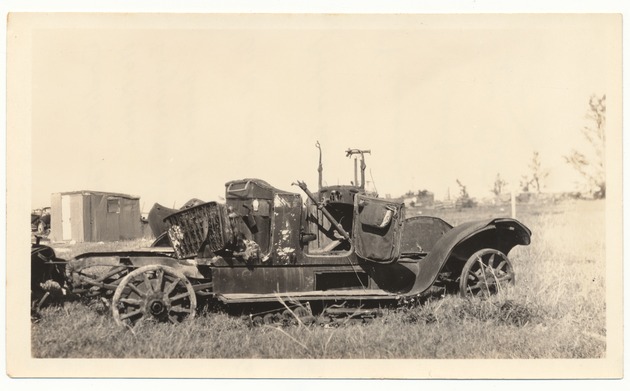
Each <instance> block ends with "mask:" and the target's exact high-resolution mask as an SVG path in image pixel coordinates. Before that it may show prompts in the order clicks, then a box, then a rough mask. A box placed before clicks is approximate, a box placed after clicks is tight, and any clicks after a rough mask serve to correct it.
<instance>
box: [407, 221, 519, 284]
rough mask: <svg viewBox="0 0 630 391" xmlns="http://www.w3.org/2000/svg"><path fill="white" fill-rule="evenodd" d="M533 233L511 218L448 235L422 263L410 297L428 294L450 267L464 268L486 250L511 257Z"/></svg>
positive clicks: (477, 223) (463, 227)
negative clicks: (445, 268) (497, 251)
mask: <svg viewBox="0 0 630 391" xmlns="http://www.w3.org/2000/svg"><path fill="white" fill-rule="evenodd" d="M530 242H531V231H530V230H529V229H528V228H527V227H526V226H524V225H523V224H521V223H520V222H519V221H517V220H514V219H508V218H501V219H492V220H481V221H473V222H468V223H464V224H461V225H458V226H457V227H455V228H453V229H451V230H450V231H448V232H446V233H445V234H444V236H442V237H441V238H440V239H439V240H438V241H437V242H436V243H435V245H434V246H433V249H432V251H431V252H430V253H429V254H427V256H426V257H424V258H423V259H421V260H420V261H419V263H418V271H417V274H416V282H415V284H414V286H413V288H412V289H411V291H410V292H409V294H419V293H422V292H424V291H426V290H427V289H428V288H429V287H431V285H433V283H434V282H435V280H436V278H437V276H438V274H439V273H440V271H442V269H443V268H444V266H445V265H446V264H449V266H451V265H452V266H453V268H454V269H461V267H463V264H464V262H465V261H466V260H467V259H468V258H469V257H470V256H471V255H472V254H473V253H475V252H476V251H478V250H480V249H482V248H493V249H497V250H499V251H501V252H502V253H504V254H506V255H507V254H508V253H509V252H510V250H512V248H514V247H515V246H517V245H519V244H520V245H525V246H526V245H528V244H530Z"/></svg>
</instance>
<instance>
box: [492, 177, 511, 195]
mask: <svg viewBox="0 0 630 391" xmlns="http://www.w3.org/2000/svg"><path fill="white" fill-rule="evenodd" d="M505 186H507V182H506V181H505V180H503V178H501V174H500V173H497V177H496V178H495V179H494V186H493V188H492V190H491V191H492V193H493V194H494V195H495V196H496V197H498V196H500V195H501V194H502V193H503V189H504V188H505Z"/></svg>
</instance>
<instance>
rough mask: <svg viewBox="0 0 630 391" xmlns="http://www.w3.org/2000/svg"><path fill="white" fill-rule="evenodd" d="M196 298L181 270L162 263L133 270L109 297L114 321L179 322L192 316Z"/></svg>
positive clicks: (133, 324) (127, 322)
mask: <svg viewBox="0 0 630 391" xmlns="http://www.w3.org/2000/svg"><path fill="white" fill-rule="evenodd" d="M196 307H197V297H196V296H195V291H194V290H193V287H192V284H191V283H190V281H189V280H188V278H186V276H184V275H183V274H182V273H181V272H179V271H177V270H176V269H174V268H172V267H169V266H163V265H149V266H144V267H141V268H139V269H136V270H134V271H132V272H131V273H129V274H128V275H127V276H125V278H123V279H122V281H121V282H120V284H119V285H118V288H116V292H115V293H114V297H113V299H112V311H113V315H114V319H115V320H116V323H118V324H120V325H127V326H132V327H133V326H135V325H136V324H137V323H138V322H141V321H146V320H154V321H159V322H171V323H179V322H182V321H184V320H186V319H192V318H194V316H195V309H196Z"/></svg>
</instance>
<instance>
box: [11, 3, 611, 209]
mask: <svg viewBox="0 0 630 391" xmlns="http://www.w3.org/2000/svg"><path fill="white" fill-rule="evenodd" d="M29 23H32V24H31V25H32V26H33V27H34V28H33V29H32V41H31V42H32V43H31V45H32V46H31V52H30V53H31V55H30V57H29V58H28V59H27V60H28V61H29V62H30V63H29V65H30V67H31V101H30V104H31V123H30V125H31V128H30V132H31V151H30V152H31V205H32V207H41V206H48V205H50V199H51V194H52V193H56V192H65V191H75V190H97V191H112V192H120V193H126V194H132V195H137V196H140V197H141V200H140V203H141V208H142V209H143V212H148V211H149V209H150V208H151V206H152V205H153V203H155V202H158V203H160V204H163V205H165V206H169V207H179V206H181V205H182V204H183V203H185V202H186V201H187V200H189V199H190V198H200V199H203V200H206V201H211V200H220V197H222V196H223V195H224V191H225V188H224V184H225V182H227V181H229V180H233V179H240V178H247V177H257V178H261V179H264V180H266V181H267V182H269V183H270V184H272V185H274V186H276V187H278V188H281V189H284V190H293V191H295V192H300V190H299V189H298V188H297V187H294V186H291V184H292V182H295V181H296V180H304V181H306V183H307V184H308V185H309V188H310V189H312V190H315V189H316V186H317V165H318V150H317V149H316V148H315V143H316V142H317V141H319V143H320V145H321V147H322V150H323V166H324V182H325V183H328V184H337V183H340V184H346V183H349V182H350V180H352V177H353V164H352V161H351V160H350V159H348V158H346V157H345V153H344V151H345V150H346V149H347V148H360V149H365V150H370V151H371V154H369V155H366V163H367V166H368V169H367V175H366V176H367V180H368V181H369V185H368V186H369V187H375V188H376V190H377V191H378V193H379V194H380V195H382V196H385V195H391V196H394V197H395V196H400V195H402V194H403V193H405V192H407V191H409V190H412V191H417V190H420V189H428V190H430V191H432V192H434V193H435V195H436V198H438V199H442V198H444V197H446V196H447V194H449V193H450V195H451V196H455V195H456V194H457V192H458V185H457V183H456V180H457V179H459V180H460V181H461V182H462V183H463V184H464V185H466V186H467V189H468V192H469V193H470V194H471V195H472V196H474V197H478V198H483V197H488V196H490V195H491V193H490V189H491V188H492V186H493V182H494V180H495V177H496V175H497V174H500V175H501V176H502V177H503V178H505V179H506V180H507V181H508V183H509V184H511V185H518V181H519V179H520V178H521V176H522V175H525V174H528V173H529V169H528V164H529V162H530V161H531V159H532V155H533V153H534V151H537V152H538V153H539V155H540V159H541V163H542V165H543V167H544V168H546V169H548V170H549V177H548V178H547V180H546V182H545V184H546V190H547V191H572V190H575V189H576V182H579V181H580V177H579V176H578V175H577V174H576V173H575V172H574V171H573V170H572V169H571V168H570V167H569V166H568V165H567V164H566V163H564V160H563V155H566V154H568V153H569V152H570V151H571V149H572V148H577V149H581V150H587V149H588V144H586V143H585V141H584V140H583V139H582V137H581V135H580V132H579V130H580V128H582V127H583V126H585V125H588V124H589V122H588V120H587V119H586V117H585V115H586V113H587V109H588V100H589V97H590V96H591V95H592V94H597V95H602V94H605V93H607V92H608V93H610V91H611V90H615V89H618V88H619V86H620V83H621V80H620V79H619V77H618V75H619V73H618V69H620V66H621V63H620V52H621V35H620V34H621V29H620V26H621V18H620V17H615V16H611V15H599V16H597V15H571V16H569V15H494V16H489V15H485V16H480V15H468V16H455V15H441V16H437V15H433V16H427V15H389V16H385V15H375V16H366V15H364V16H356V15H355V16H350V15H284V16H283V15H231V16H228V15H174V14H171V15H131V14H128V15H106V14H102V15H92V17H90V18H86V17H85V16H68V15H65V16H64V17H61V16H60V15H54V14H49V15H45V16H43V15H40V17H39V19H37V18H36V20H35V21H32V22H29ZM609 103H610V102H609ZM613 103H614V102H613ZM10 168H11V167H10V166H9V169H10Z"/></svg>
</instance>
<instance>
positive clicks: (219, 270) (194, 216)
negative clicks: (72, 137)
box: [66, 144, 531, 325]
mask: <svg viewBox="0 0 630 391" xmlns="http://www.w3.org/2000/svg"><path fill="white" fill-rule="evenodd" d="M317 147H318V148H319V144H317ZM346 153H347V156H349V157H355V180H354V182H353V183H352V184H350V185H334V186H324V185H323V181H322V165H321V149H320V165H319V187H318V189H317V191H315V192H311V191H310V190H309V188H308V187H307V185H306V184H305V183H303V182H297V183H296V185H297V186H298V187H299V188H300V189H301V190H302V192H303V194H304V196H305V197H306V199H305V201H304V199H303V198H302V194H299V193H297V192H289V191H284V190H280V189H277V188H275V187H273V186H271V185H270V184H268V183H267V182H265V181H263V180H260V179H253V178H251V179H241V180H234V181H230V182H227V183H226V188H225V200H226V201H225V203H217V202H205V203H199V202H195V205H189V206H187V207H185V208H182V209H181V210H171V211H169V212H170V213H169V214H167V215H166V216H164V218H163V221H164V223H165V225H163V226H162V228H160V229H166V232H164V233H163V234H162V235H161V236H160V237H158V239H157V240H156V242H155V245H154V247H152V248H150V249H142V250H138V251H127V252H107V253H87V254H82V255H79V256H77V257H75V258H74V259H72V260H71V261H69V262H68V263H67V265H66V275H67V278H68V288H69V289H70V290H72V291H74V292H78V293H84V294H105V295H110V296H111V297H112V302H111V307H112V311H113V315H114V317H115V319H116V320H117V321H118V322H119V323H121V324H131V325H133V324H135V323H136V322H138V321H141V320H146V319H154V320H159V321H171V322H180V321H182V320H184V319H186V318H192V317H194V316H195V313H196V308H197V305H198V304H199V303H200V301H201V300H210V301H215V302H218V303H222V304H224V305H227V306H228V308H230V309H231V311H235V312H237V313H241V314H250V315H251V316H252V318H253V319H254V320H257V321H260V322H263V321H264V322H273V321H277V320H278V319H279V317H280V316H281V315H282V313H283V312H284V313H285V315H286V312H287V311H286V310H287V309H289V308H294V309H296V312H298V311H297V309H299V310H301V311H302V310H304V308H307V309H309V311H311V310H312V311H319V312H322V311H324V312H326V313H329V314H330V315H331V316H334V314H340V313H343V314H349V313H355V314H356V313H357V312H356V311H358V309H359V308H367V307H370V306H379V305H384V304H396V303H398V302H400V301H401V300H406V299H411V298H416V297H420V296H424V295H428V294H430V293H431V292H434V291H436V290H438V291H451V292H453V291H456V292H459V293H460V294H462V295H467V294H472V295H485V294H492V293H496V292H497V291H499V290H500V289H502V288H501V287H502V286H504V284H509V283H513V282H514V270H513V267H512V263H511V261H510V260H509V259H508V257H507V254H508V253H509V252H510V250H512V248H513V247H515V246H517V245H528V244H529V243H530V236H531V232H530V230H529V229H528V228H527V227H525V226H524V225H523V224H521V223H520V222H518V221H517V220H514V219H510V218H497V219H487V220H482V221H474V222H468V223H464V224H462V225H459V226H456V227H452V226H451V225H449V224H448V223H446V222H445V221H443V220H441V219H439V218H436V217H428V216H416V217H411V218H405V208H404V205H403V204H400V203H397V202H393V201H392V200H387V199H380V198H377V197H375V196H372V195H369V194H368V193H367V192H366V189H365V158H364V155H365V154H366V153H369V151H361V150H356V149H349V150H348V151H346ZM357 163H360V179H359V175H358V169H357ZM164 245H167V247H165V246H164ZM98 265H107V266H108V269H106V270H107V272H105V273H100V274H98V275H97V274H93V273H92V272H91V270H93V268H94V266H98ZM287 303H292V304H291V306H293V307H290V306H289V305H287ZM303 315H304V314H303Z"/></svg>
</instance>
